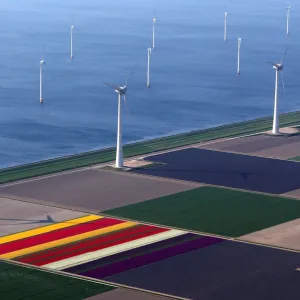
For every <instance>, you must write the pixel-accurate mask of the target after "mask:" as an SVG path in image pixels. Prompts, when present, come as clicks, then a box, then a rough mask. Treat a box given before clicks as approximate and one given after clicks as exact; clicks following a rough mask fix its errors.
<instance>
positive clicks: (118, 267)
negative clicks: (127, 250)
mask: <svg viewBox="0 0 300 300" xmlns="http://www.w3.org/2000/svg"><path fill="white" fill-rule="evenodd" d="M222 241H223V240H222V239H220V238H216V237H203V238H199V239H196V240H192V241H188V242H185V243H183V244H179V245H175V246H172V247H170V248H166V249H160V250H157V251H153V252H150V253H147V254H145V255H142V256H137V257H133V258H130V259H127V260H123V261H120V262H117V263H115V264H112V265H108V266H105V267H101V268H97V269H94V270H91V271H87V272H83V273H81V274H80V275H83V276H88V277H92V278H97V279H102V278H105V277H108V276H112V275H115V274H119V273H122V272H126V271H129V270H132V269H136V268H139V267H143V266H146V265H149V264H152V263H156V262H159V261H161V260H164V259H168V258H171V257H174V256H176V255H181V254H184V253H187V252H189V251H193V250H197V249H200V248H205V247H208V246H211V245H214V244H217V243H220V242H222Z"/></svg>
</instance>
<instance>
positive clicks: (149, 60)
mask: <svg viewBox="0 0 300 300" xmlns="http://www.w3.org/2000/svg"><path fill="white" fill-rule="evenodd" d="M147 52H148V62H147V87H150V63H151V53H152V50H151V47H150V46H149V47H148V48H147Z"/></svg>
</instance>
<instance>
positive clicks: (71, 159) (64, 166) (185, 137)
mask: <svg viewBox="0 0 300 300" xmlns="http://www.w3.org/2000/svg"><path fill="white" fill-rule="evenodd" d="M298 124H300V111H297V112H292V113H288V114H283V115H281V116H280V125H281V126H292V125H298ZM271 127H272V118H271V117H266V118H260V119H256V120H252V121H247V122H240V123H234V124H230V125H224V126H219V127H215V128H210V129H205V130H199V131H193V132H189V133H185V134H178V135H173V136H168V137H165V138H160V139H153V140H149V141H145V142H140V143H133V144H128V145H126V146H125V147H124V156H125V157H130V156H135V155H142V154H147V153H151V152H155V151H159V150H166V149H171V148H175V147H179V146H185V145H190V144H194V143H198V142H203V141H209V140H213V139H219V138H225V137H235V136H240V135H245V134H253V133H258V132H261V131H266V130H270V129H271ZM125 134H126V133H125ZM114 158H115V148H108V149H103V150H99V151H92V152H86V153H82V154H78V155H72V156H68V157H62V158H58V159H52V160H47V161H42V162H38V163H34V164H28V165H22V166H19V167H14V168H8V169H2V170H1V171H0V183H5V182H10V181H15V180H20V179H25V178H31V177H34V176H39V175H45V174H50V173H55V172H60V171H65V170H70V169H75V168H79V167H86V166H90V165H93V164H98V163H103V162H109V161H112V160H114Z"/></svg>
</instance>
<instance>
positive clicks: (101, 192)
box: [0, 169, 201, 212]
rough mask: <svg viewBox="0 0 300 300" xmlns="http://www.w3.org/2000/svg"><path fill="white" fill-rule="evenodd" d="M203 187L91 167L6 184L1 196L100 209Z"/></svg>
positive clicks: (76, 207) (61, 205)
mask: <svg viewBox="0 0 300 300" xmlns="http://www.w3.org/2000/svg"><path fill="white" fill-rule="evenodd" d="M199 186H201V185H200V184H194V183H184V182H175V181H171V180H167V179H160V178H146V177H144V176H138V175H135V174H127V173H121V172H112V171H106V170H101V169H89V170H83V171H76V172H69V173H64V174H57V175H54V176H51V177H44V178H39V179H34V180H31V181H27V182H18V183H13V184H8V185H3V186H0V196H1V195H5V196H8V197H15V198H20V199H27V200H28V201H32V202H36V203H45V204H50V205H57V206H60V207H66V208H74V209H79V210H80V209H81V210H84V211H89V212H99V211H102V210H105V209H111V208H115V207H119V206H123V205H126V204H131V203H136V202H141V201H144V200H148V199H152V198H156V197H160V196H165V195H169V194H173V193H177V192H181V191H185V190H189V189H192V188H195V187H199Z"/></svg>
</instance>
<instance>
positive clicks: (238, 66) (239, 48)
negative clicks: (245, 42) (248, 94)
mask: <svg viewBox="0 0 300 300" xmlns="http://www.w3.org/2000/svg"><path fill="white" fill-rule="evenodd" d="M241 44H242V39H241V38H240V37H239V38H238V56H237V74H238V75H240V73H241V71H240V50H241Z"/></svg>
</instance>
